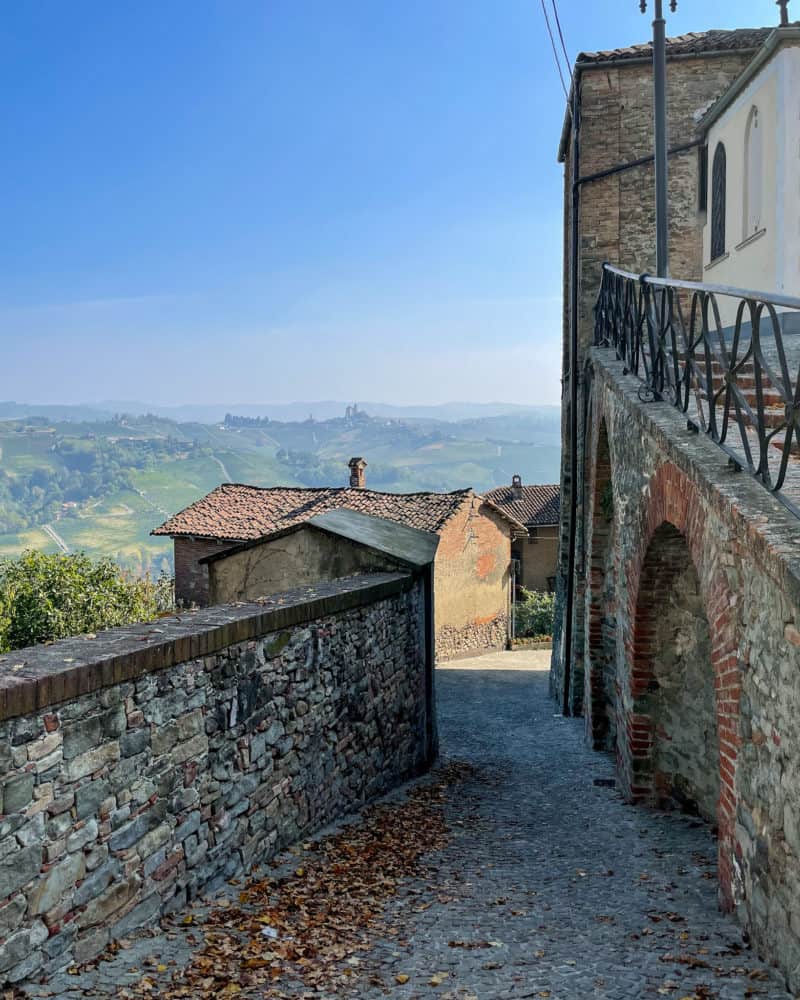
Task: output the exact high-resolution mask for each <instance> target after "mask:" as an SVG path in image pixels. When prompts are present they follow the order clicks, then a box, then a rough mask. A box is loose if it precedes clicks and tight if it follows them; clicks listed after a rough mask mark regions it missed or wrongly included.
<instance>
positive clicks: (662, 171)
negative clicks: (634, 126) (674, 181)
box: [653, 0, 669, 278]
mask: <svg viewBox="0 0 800 1000" xmlns="http://www.w3.org/2000/svg"><path fill="white" fill-rule="evenodd" d="M666 27H667V23H666V21H665V20H664V12H663V9H662V0H656V16H655V19H654V21H653V103H654V109H653V110H654V116H655V130H656V273H657V274H658V277H659V278H666V277H667V276H668V274H669V217H668V206H667V170H668V167H667V32H666Z"/></svg>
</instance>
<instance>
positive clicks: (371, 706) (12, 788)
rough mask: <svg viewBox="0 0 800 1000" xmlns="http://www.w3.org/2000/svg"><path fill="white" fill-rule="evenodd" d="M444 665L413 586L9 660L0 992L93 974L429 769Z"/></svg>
mask: <svg viewBox="0 0 800 1000" xmlns="http://www.w3.org/2000/svg"><path fill="white" fill-rule="evenodd" d="M429 666H430V663H429V659H428V654H427V653H426V622H425V608H424V593H423V589H422V582H421V581H420V580H417V579H412V578H411V577H410V576H407V575H403V574H374V575H370V576H362V577H359V578H352V579H348V580H342V581H338V582H335V583H332V584H327V585H321V586H319V587H316V588H314V589H313V590H312V589H311V588H304V589H303V590H300V591H292V592H287V593H284V594H282V595H277V596H275V597H274V598H272V599H270V600H267V601H264V602H260V603H258V604H247V605H229V606H223V607H217V608H212V609H208V610H204V611H195V612H188V613H186V614H182V615H181V616H180V617H176V618H169V619H162V620H159V621H158V622H156V623H152V624H149V625H141V626H135V627H131V628H126V629H115V630H112V631H109V632H107V633H101V634H100V635H99V636H97V637H85V638H79V639H74V640H65V641H63V642H58V643H55V644H53V645H50V646H44V647H34V648H32V649H26V650H20V651H17V652H14V653H11V654H8V655H6V656H2V657H0V760H1V762H2V768H1V769H2V778H1V779H0V781H1V784H2V803H3V804H2V815H0V939H2V941H1V943H0V980H5V981H8V982H16V981H20V980H22V979H25V978H26V977H29V976H31V975H33V974H35V973H37V972H39V971H40V970H52V969H54V968H60V967H63V966H66V965H68V964H70V963H72V962H73V961H76V962H83V961H86V960H87V959H91V958H92V957H93V956H95V955H97V954H98V953H99V952H101V951H102V950H103V949H104V948H105V947H106V946H107V945H108V943H109V942H110V941H112V940H114V939H116V938H119V937H121V936H124V935H125V934H127V933H128V932H129V931H131V930H132V929H134V928H136V927H140V926H142V925H146V924H148V923H151V922H153V921H155V920H156V919H157V918H158V917H159V916H160V915H163V914H165V913H168V912H170V911H172V910H174V909H176V908H178V907H181V906H183V905H184V904H185V903H186V902H187V900H191V899H192V898H194V897H196V896H197V895H198V894H200V893H202V892H203V891H204V890H206V889H209V888H210V887H213V886H214V885H215V884H217V883H219V882H220V881H221V880H223V879H229V878H230V877H232V876H234V875H235V874H236V873H238V872H241V871H243V870H246V869H247V868H248V867H249V866H250V865H252V864H253V863H254V862H257V861H264V860H266V859H268V858H269V857H270V856H271V855H272V854H274V853H275V852H276V851H277V850H278V849H280V848H282V847H284V846H286V845H287V844H290V843H291V842H293V841H295V840H297V839H298V838H301V837H303V836H304V835H307V834H308V833H309V832H311V831H313V830H314V829H316V828H318V827H320V826H321V825H323V824H325V823H327V822H329V821H330V820H332V819H334V818H335V817H337V816H340V815H342V814H343V813H345V812H347V811H349V810H351V809H353V808H355V807H357V806H358V805H360V804H361V803H363V802H364V801H366V800H367V799H369V798H371V797H372V796H375V795H377V794H379V793H381V792H383V791H384V790H386V789H387V788H389V787H391V786H392V785H394V784H396V783H397V782H399V781H401V780H402V779H404V778H407V777H409V776H411V775H414V774H416V773H418V772H420V771H421V770H422V769H423V768H424V767H425V766H426V764H427V763H428V762H429V760H430V759H431V755H432V753H433V751H434V743H435V727H434V720H433V706H432V701H431V699H430V689H429V684H430V672H429V669H428V668H429Z"/></svg>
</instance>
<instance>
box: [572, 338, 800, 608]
mask: <svg viewBox="0 0 800 1000" xmlns="http://www.w3.org/2000/svg"><path fill="white" fill-rule="evenodd" d="M591 356H592V361H593V363H594V371H595V378H600V379H602V380H603V382H604V383H605V385H606V387H607V388H609V389H610V390H611V392H612V393H613V394H614V395H616V396H617V397H618V398H619V399H620V400H622V401H624V403H625V407H626V412H627V413H628V414H629V415H630V417H631V419H633V420H636V421H637V422H638V423H639V424H640V425H641V426H642V427H643V428H644V429H646V431H647V433H648V434H649V435H650V436H651V437H652V438H653V439H654V440H655V441H656V442H657V443H658V445H659V447H660V449H661V450H662V453H663V456H664V460H665V461H669V462H672V463H673V464H674V465H676V466H677V467H678V468H679V469H680V470H681V471H682V472H684V473H685V474H686V475H687V476H688V477H689V478H690V479H691V480H692V481H693V482H694V484H695V486H696V488H697V489H698V490H699V491H700V492H701V493H702V494H703V497H704V499H705V500H706V501H707V502H708V503H709V504H710V505H711V506H712V507H714V508H716V509H717V510H718V511H720V513H721V514H723V515H724V516H726V517H727V518H728V519H729V522H730V523H731V524H732V525H733V526H734V528H735V531H736V533H737V534H738V535H740V536H741V537H743V538H745V537H746V538H747V542H748V545H749V547H750V551H751V552H752V554H753V558H754V559H756V560H757V561H758V563H759V564H760V565H761V566H762V567H763V568H764V569H765V570H766V571H767V573H768V574H769V575H771V576H772V577H773V578H774V579H775V580H776V582H778V583H779V584H780V585H781V586H782V587H783V588H784V590H785V592H786V594H787V597H788V598H789V601H790V603H791V604H793V605H795V606H798V605H800V521H799V520H798V519H797V518H796V517H794V515H793V514H791V513H790V512H789V511H788V510H786V508H785V507H784V506H783V505H782V504H781V503H780V501H779V500H777V499H776V498H775V497H774V496H772V495H771V494H770V492H769V490H767V489H766V488H765V487H764V486H762V485H761V484H760V483H759V482H757V481H756V480H755V479H754V478H753V477H752V476H750V475H749V473H747V472H746V471H742V472H734V471H733V470H732V469H730V468H729V467H728V465H727V456H726V455H725V452H723V451H722V450H721V449H720V448H718V447H717V446H716V445H715V444H714V442H713V441H711V440H710V439H708V438H707V437H706V436H705V435H704V434H702V433H700V434H694V433H691V432H689V431H688V430H687V428H686V417H685V416H684V415H683V414H681V413H680V412H679V411H678V410H677V409H676V408H675V407H674V406H672V404H670V403H668V402H660V403H643V402H642V401H641V400H640V399H639V395H638V392H639V389H640V388H641V385H642V383H641V380H640V379H638V378H636V377H635V376H634V375H626V374H625V365H624V363H623V362H622V361H619V360H617V357H616V355H615V354H614V351H613V350H612V349H611V348H600V347H594V348H592V352H591ZM647 478H648V481H649V478H650V477H649V475H648V477H647Z"/></svg>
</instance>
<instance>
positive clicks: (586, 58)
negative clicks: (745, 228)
mask: <svg viewBox="0 0 800 1000" xmlns="http://www.w3.org/2000/svg"><path fill="white" fill-rule="evenodd" d="M773 30H774V29H772V28H741V29H736V30H732V31H722V30H713V31H707V32H699V33H692V34H687V35H682V36H679V37H677V38H671V39H668V40H667V114H668V122H667V135H668V145H669V150H670V156H669V205H670V219H669V250H670V266H671V271H672V273H673V274H674V275H675V276H676V277H680V278H682V279H690V280H702V279H703V226H704V224H705V202H704V199H702V198H701V190H703V188H704V184H705V178H706V172H707V171H706V163H707V155H706V150H705V138H704V130H703V125H702V119H703V117H704V115H705V114H706V112H707V111H708V110H709V108H710V107H711V106H712V105H713V104H714V103H715V102H716V101H717V100H718V98H719V97H720V96H721V95H722V94H724V93H725V91H726V90H727V89H728V88H729V87H730V86H731V85H732V84H733V82H734V81H735V80H736V79H737V77H738V76H739V75H740V74H741V73H742V71H743V70H744V68H745V67H746V66H747V64H748V63H749V62H750V61H751V60H752V59H753V57H754V56H755V55H756V54H757V53H758V51H759V50H760V49H761V47H762V46H763V45H764V43H765V42H766V40H767V39H768V38H769V36H770V35H771V34H772V33H773ZM558 158H559V161H560V162H561V163H563V164H564V286H563V293H564V309H563V328H562V332H563V351H562V368H563V397H562V471H561V525H560V544H559V563H558V570H559V571H558V579H557V612H556V614H557V621H556V635H555V636H554V654H553V655H554V671H553V678H554V693H555V694H556V695H557V696H558V697H559V698H561V699H562V700H563V698H564V692H563V691H562V690H560V689H559V683H560V681H559V678H560V677H562V676H563V673H564V671H563V664H564V659H565V657H566V656H569V657H570V663H571V667H572V691H571V692H570V693H568V695H567V699H568V700H570V701H571V708H572V709H573V710H574V711H581V710H582V691H583V685H582V677H583V670H584V664H583V654H582V643H581V641H580V637H581V636H582V635H583V633H584V623H585V618H584V607H583V604H584V585H585V570H584V569H583V568H582V567H581V565H580V552H581V551H582V540H581V537H580V529H579V526H580V525H582V523H583V506H584V502H585V499H586V498H585V497H584V496H583V495H582V493H581V490H580V488H578V490H577V493H576V496H575V497H574V498H573V482H576V483H580V482H581V481H582V480H584V479H585V470H584V468H583V462H584V447H583V441H584V437H585V434H584V428H583V420H584V414H585V407H586V403H587V400H586V399H585V398H584V396H585V389H586V385H585V383H584V370H585V365H586V360H587V354H588V350H589V348H590V346H591V342H592V336H593V329H594V305H595V302H596V300H597V293H598V290H599V287H600V279H601V270H602V265H603V263H604V262H606V261H609V262H612V263H614V264H616V265H618V266H619V267H622V268H624V269H625V270H628V271H632V272H634V273H638V274H644V273H654V272H655V246H656V240H655V194H654V192H655V176H654V167H653V76H652V46H651V44H650V43H647V44H643V45H633V46H630V47H626V48H620V49H613V50H610V51H602V52H583V53H581V54H580V55H579V56H578V58H577V61H576V63H575V68H574V73H573V85H572V89H571V92H570V101H569V105H568V109H567V114H566V117H565V121H564V127H563V130H562V135H561V141H560V144H559V149H558ZM573 502H574V505H575V516H574V518H572V517H571V512H572V504H573ZM571 521H572V523H573V524H574V525H575V528H574V532H575V537H574V538H571V530H570V522H571ZM571 543H572V544H571ZM570 552H572V553H573V557H574V558H575V562H574V563H573V564H572V569H573V570H574V572H573V574H572V580H573V582H574V592H573V594H572V601H571V602H570V599H569V598H570V595H569V592H568V587H567V579H568V577H569V575H570V574H569V570H570ZM570 603H571V608H570ZM566 619H571V623H572V627H571V629H570V630H569V635H566V633H565V627H566V626H565V625H564V622H565V620H566ZM573 640H574V641H573Z"/></svg>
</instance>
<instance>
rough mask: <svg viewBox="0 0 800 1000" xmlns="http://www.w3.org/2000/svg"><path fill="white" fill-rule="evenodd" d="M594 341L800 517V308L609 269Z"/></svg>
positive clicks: (646, 391)
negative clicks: (613, 351)
mask: <svg viewBox="0 0 800 1000" xmlns="http://www.w3.org/2000/svg"><path fill="white" fill-rule="evenodd" d="M594 342H595V344H596V345H597V346H601V347H612V348H614V350H615V351H616V354H617V357H618V358H619V359H620V360H621V361H623V362H624V363H625V370H626V372H629V373H632V374H634V375H637V376H638V377H639V378H640V379H641V380H642V383H643V384H642V387H641V389H640V390H639V397H640V399H642V400H644V401H653V400H667V401H668V402H670V403H672V404H673V405H674V406H675V407H676V408H677V409H678V410H680V411H681V412H682V413H684V414H686V417H687V426H688V427H689V429H690V430H692V431H694V432H696V433H703V434H705V435H707V436H708V437H709V438H711V440H712V441H714V442H715V444H717V445H718V446H719V447H720V448H721V449H722V450H723V451H724V452H725V453H726V454H727V456H728V459H729V461H730V462H731V464H732V465H733V466H734V467H735V468H736V469H747V470H748V471H749V472H750V474H751V475H753V476H755V478H756V479H758V480H759V481H760V482H761V483H762V484H763V485H764V486H765V487H766V488H767V489H769V490H770V491H771V492H773V493H774V494H775V495H776V496H777V497H778V499H779V500H781V502H782V503H783V504H784V505H785V506H786V507H788V508H789V509H790V510H791V511H792V512H793V513H794V514H795V515H796V516H797V517H800V299H796V298H790V297H789V296H785V295H767V294H765V293H762V292H750V291H744V290H742V289H738V288H728V287H726V286H724V285H704V284H700V283H697V282H692V281H672V280H670V279H667V278H652V277H650V276H647V275H644V276H639V275H636V274H630V273H629V272H627V271H621V270H619V269H618V268H616V267H612V266H611V265H610V264H605V265H604V266H603V278H602V284H601V287H600V294H599V296H598V299H597V305H596V306H595V338H594Z"/></svg>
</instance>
